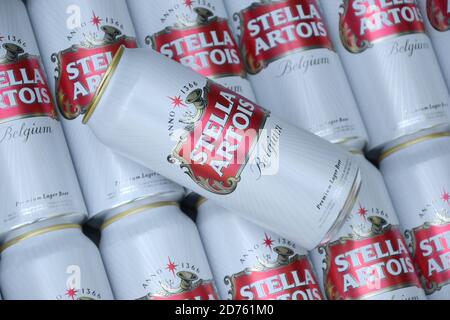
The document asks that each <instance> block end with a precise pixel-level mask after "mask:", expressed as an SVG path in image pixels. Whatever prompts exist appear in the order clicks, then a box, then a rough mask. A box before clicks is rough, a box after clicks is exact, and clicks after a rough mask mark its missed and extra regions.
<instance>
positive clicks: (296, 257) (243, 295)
mask: <svg viewBox="0 0 450 320" xmlns="http://www.w3.org/2000/svg"><path fill="white" fill-rule="evenodd" d="M204 201H205V199H203V200H201V202H200V204H199V208H198V216H197V226H198V228H199V231H200V235H201V237H202V240H203V244H204V246H205V249H206V253H207V255H208V260H209V262H210V264H211V268H212V271H213V274H214V278H215V279H216V284H217V286H218V288H219V292H220V295H221V298H222V299H230V300H322V299H323V297H322V293H321V292H320V286H319V283H318V282H317V280H316V276H315V275H314V271H313V270H314V269H313V267H312V265H311V263H310V261H309V257H308V252H307V251H306V250H304V249H302V248H300V247H299V246H298V245H296V243H295V242H293V241H289V240H287V239H285V238H283V237H280V236H278V235H276V234H274V233H272V232H270V231H267V230H264V229H262V228H260V227H258V226H257V225H255V224H253V223H251V222H249V221H247V220H245V219H243V218H241V217H239V216H237V215H234V214H233V213H232V212H229V211H227V210H225V209H222V208H221V207H219V206H217V205H215V204H213V203H212V202H210V201H206V203H205V202H204Z"/></svg>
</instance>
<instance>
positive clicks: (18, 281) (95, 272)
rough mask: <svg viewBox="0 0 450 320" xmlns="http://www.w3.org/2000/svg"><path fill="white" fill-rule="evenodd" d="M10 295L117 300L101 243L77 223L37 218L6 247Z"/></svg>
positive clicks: (0, 263) (5, 281)
mask: <svg viewBox="0 0 450 320" xmlns="http://www.w3.org/2000/svg"><path fill="white" fill-rule="evenodd" d="M0 282H1V284H2V294H3V298H4V299H5V300H113V299H114V297H113V295H112V291H111V287H110V285H109V282H108V278H107V276H106V272H105V268H104V266H103V262H102V259H101V256H100V253H99V251H98V248H97V247H96V246H95V245H94V244H93V243H92V242H91V241H90V240H89V239H88V238H86V236H84V235H83V233H82V231H81V227H80V226H79V225H76V224H75V225H74V224H57V225H51V224H49V223H46V224H36V225H33V226H32V228H31V227H30V228H28V229H27V230H21V233H20V234H18V233H12V234H11V235H10V237H9V238H8V239H7V241H6V243H5V244H4V245H3V246H2V247H1V259H0Z"/></svg>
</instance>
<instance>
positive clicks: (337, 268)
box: [319, 226, 420, 300]
mask: <svg viewBox="0 0 450 320" xmlns="http://www.w3.org/2000/svg"><path fill="white" fill-rule="evenodd" d="M319 250H320V251H324V252H325V253H326V260H325V262H326V265H327V269H326V270H325V274H324V286H325V292H326V294H327V297H328V298H329V299H333V300H339V299H364V298H369V297H372V296H375V295H377V294H381V293H384V292H389V291H392V290H396V289H401V288H406V287H410V286H416V287H419V288H420V281H419V279H418V277H417V275H416V273H415V269H414V264H413V262H412V259H411V257H410V254H409V252H408V249H407V245H406V243H405V240H404V238H403V236H402V233H401V232H400V230H399V229H398V228H397V227H394V226H388V227H387V228H385V229H384V231H382V233H381V234H377V235H372V236H370V237H367V238H366V237H364V238H361V239H353V238H341V239H339V240H337V241H335V242H333V243H330V244H329V245H327V246H324V247H321V248H320V249H319Z"/></svg>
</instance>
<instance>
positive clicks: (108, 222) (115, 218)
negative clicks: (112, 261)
mask: <svg viewBox="0 0 450 320" xmlns="http://www.w3.org/2000/svg"><path fill="white" fill-rule="evenodd" d="M169 206H175V207H179V204H178V202H176V201H161V202H154V203H152V204H147V205H144V206H140V207H137V208H132V209H128V210H126V211H123V212H121V213H118V214H116V215H114V216H113V217H112V218H111V219H108V220H106V221H105V222H104V223H103V224H102V225H101V226H100V231H103V230H105V229H106V228H107V227H109V226H110V225H111V224H113V223H115V222H117V221H119V220H122V219H123V218H126V217H129V216H132V215H135V214H138V213H141V212H142V211H146V210H152V209H158V208H162V207H169Z"/></svg>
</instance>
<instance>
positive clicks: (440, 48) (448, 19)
mask: <svg viewBox="0 0 450 320" xmlns="http://www.w3.org/2000/svg"><path fill="white" fill-rule="evenodd" d="M418 1H419V4H420V7H421V8H422V15H423V16H424V19H425V27H426V30H427V32H428V34H429V35H430V37H431V40H432V41H433V46H434V50H435V51H436V54H437V57H438V59H439V62H440V64H441V69H442V73H443V74H444V76H445V78H446V80H447V87H448V88H449V89H450V58H449V56H448V52H449V50H450V1H448V0H418Z"/></svg>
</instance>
